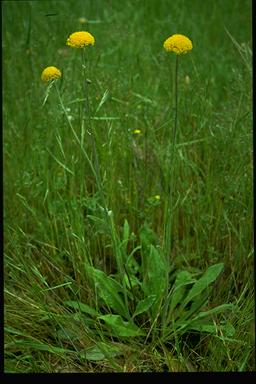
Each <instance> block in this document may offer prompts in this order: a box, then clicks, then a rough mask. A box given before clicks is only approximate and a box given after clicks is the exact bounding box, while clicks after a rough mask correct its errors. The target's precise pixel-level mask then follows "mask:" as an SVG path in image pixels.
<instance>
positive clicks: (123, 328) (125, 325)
mask: <svg viewBox="0 0 256 384" xmlns="http://www.w3.org/2000/svg"><path fill="white" fill-rule="evenodd" d="M98 318H99V319H101V320H103V321H104V322H105V323H106V324H107V325H108V326H109V327H110V328H111V330H112V332H113V334H114V335H115V336H121V337H136V336H144V335H145V333H144V332H143V331H142V330H141V329H140V328H138V327H137V325H135V324H133V323H131V322H128V321H124V320H123V319H122V317H121V316H119V315H111V314H109V315H103V316H99V317H98Z"/></svg>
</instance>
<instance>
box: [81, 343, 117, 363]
mask: <svg viewBox="0 0 256 384" xmlns="http://www.w3.org/2000/svg"><path fill="white" fill-rule="evenodd" d="M122 354H123V352H122V351H121V350H120V348H118V347H117V346H115V345H110V344H106V343H103V342H99V343H98V344H97V345H94V346H93V347H91V348H88V349H87V350H86V351H85V358H86V360H92V361H99V360H104V359H110V358H112V357H116V356H120V355H122Z"/></svg>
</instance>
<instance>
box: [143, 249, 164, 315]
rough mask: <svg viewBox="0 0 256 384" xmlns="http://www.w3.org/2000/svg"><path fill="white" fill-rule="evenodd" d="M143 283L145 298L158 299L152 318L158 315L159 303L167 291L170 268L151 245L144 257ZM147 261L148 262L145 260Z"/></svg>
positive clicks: (154, 305) (153, 307)
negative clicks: (152, 296)
mask: <svg viewBox="0 0 256 384" xmlns="http://www.w3.org/2000/svg"><path fill="white" fill-rule="evenodd" d="M143 259H144V261H143V265H144V266H143V271H142V273H143V276H144V279H143V283H142V289H143V291H144V293H145V296H150V295H154V296H155V297H156V301H155V303H154V304H153V305H152V307H151V311H152V317H153V318H154V317H155V316H156V314H157V311H158V307H159V302H160V300H161V299H162V298H163V295H164V293H165V290H166V288H167V285H166V284H167V276H166V274H167V272H168V266H167V264H166V261H165V259H164V257H163V255H162V254H160V253H159V252H158V250H157V249H156V248H155V247H154V246H153V245H150V247H149V253H148V254H147V255H145V254H144V255H143ZM145 259H146V260H145Z"/></svg>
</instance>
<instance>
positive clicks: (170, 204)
mask: <svg viewBox="0 0 256 384" xmlns="http://www.w3.org/2000/svg"><path fill="white" fill-rule="evenodd" d="M178 57H179V56H178V55H176V62H175V82H174V126H173V131H172V142H171V149H170V152H171V153H170V168H169V172H168V178H167V183H168V201H167V216H166V227H165V246H164V251H165V255H166V258H167V260H168V261H169V256H170V251H171V225H172V217H173V212H172V209H173V196H172V195H173V186H174V166H175V165H174V154H175V144H176V134H177V124H178V63H179V59H178Z"/></svg>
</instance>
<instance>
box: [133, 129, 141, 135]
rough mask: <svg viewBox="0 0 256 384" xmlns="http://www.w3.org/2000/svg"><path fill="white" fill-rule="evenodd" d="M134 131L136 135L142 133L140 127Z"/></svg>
mask: <svg viewBox="0 0 256 384" xmlns="http://www.w3.org/2000/svg"><path fill="white" fill-rule="evenodd" d="M133 133H134V135H140V134H141V130H140V129H134V131H133Z"/></svg>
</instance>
